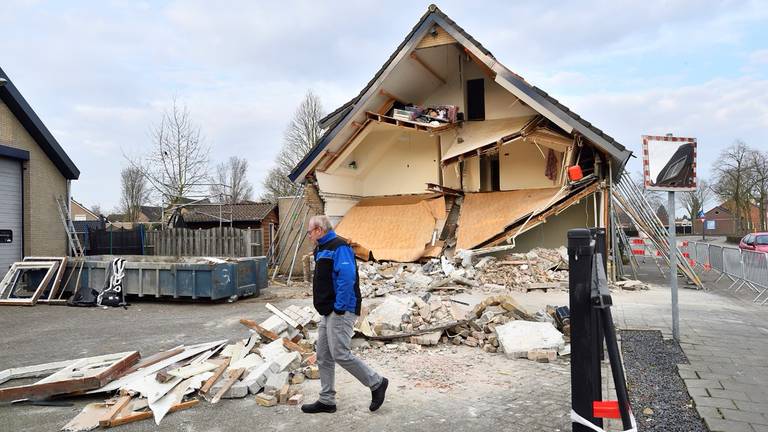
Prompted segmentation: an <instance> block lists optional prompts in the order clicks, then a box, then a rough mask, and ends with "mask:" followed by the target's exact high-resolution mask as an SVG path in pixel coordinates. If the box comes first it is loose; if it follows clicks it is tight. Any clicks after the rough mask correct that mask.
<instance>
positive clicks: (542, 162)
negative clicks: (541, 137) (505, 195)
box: [499, 140, 562, 190]
mask: <svg viewBox="0 0 768 432" xmlns="http://www.w3.org/2000/svg"><path fill="white" fill-rule="evenodd" d="M548 151H549V149H548V148H546V147H541V151H539V149H538V148H537V147H536V145H534V144H533V143H530V142H525V141H523V140H517V141H513V142H511V143H509V144H506V145H504V146H502V148H501V153H500V154H499V168H500V170H499V171H500V173H499V177H500V183H501V190H515V189H530V188H546V187H553V186H556V185H557V178H555V180H554V181H553V180H550V179H549V178H547V176H546V175H544V171H545V170H546V167H547V160H546V155H547V152H548ZM542 152H543V153H544V154H543V155H542ZM556 154H557V153H556ZM558 161H562V155H560V157H559V158H558ZM557 171H558V172H559V171H560V164H558V166H557Z"/></svg>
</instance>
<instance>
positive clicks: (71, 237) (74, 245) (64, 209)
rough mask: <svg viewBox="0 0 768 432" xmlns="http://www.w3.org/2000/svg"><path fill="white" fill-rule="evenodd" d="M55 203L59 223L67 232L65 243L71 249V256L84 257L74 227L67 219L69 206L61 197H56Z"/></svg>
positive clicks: (70, 220)
mask: <svg viewBox="0 0 768 432" xmlns="http://www.w3.org/2000/svg"><path fill="white" fill-rule="evenodd" d="M56 203H57V204H58V206H57V210H58V211H59V217H60V218H61V223H62V224H64V230H65V231H66V232H67V242H68V243H69V247H70V248H71V249H72V254H73V255H74V256H76V257H82V256H84V255H85V253H84V252H83V246H82V244H80V239H79V238H78V237H77V233H76V232H75V225H74V224H73V223H72V219H71V218H70V217H69V206H67V203H66V202H65V201H64V198H63V197H61V196H58V197H56Z"/></svg>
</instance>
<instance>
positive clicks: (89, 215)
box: [69, 198, 103, 222]
mask: <svg viewBox="0 0 768 432" xmlns="http://www.w3.org/2000/svg"><path fill="white" fill-rule="evenodd" d="M69 217H70V218H71V219H72V221H73V222H74V221H97V220H101V218H102V217H103V216H102V215H97V214H96V213H94V212H93V211H91V210H90V209H89V208H88V207H86V206H85V205H83V204H81V203H80V202H78V201H75V199H74V198H72V199H71V200H70V203H69Z"/></svg>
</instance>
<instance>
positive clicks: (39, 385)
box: [0, 351, 139, 402]
mask: <svg viewBox="0 0 768 432" xmlns="http://www.w3.org/2000/svg"><path fill="white" fill-rule="evenodd" d="M104 357H107V356H98V357H89V358H87V359H84V360H82V361H79V362H76V363H75V364H72V365H70V366H68V367H66V368H64V369H61V370H59V371H58V372H56V373H55V374H53V375H51V376H49V377H48V378H45V379H43V380H41V381H38V382H36V383H34V384H28V385H23V386H16V387H6V388H2V389H0V402H9V401H14V400H20V399H32V398H34V399H45V398H48V397H50V396H54V395H59V394H68V393H76V392H81V391H87V390H94V389H98V388H100V387H102V386H104V385H105V384H106V383H108V382H109V381H111V380H112V379H113V378H114V377H116V376H118V375H119V374H122V373H123V371H125V370H126V369H128V368H129V367H130V366H131V365H133V364H134V363H136V361H138V359H139V352H138V351H132V352H129V353H127V354H126V355H124V356H123V357H121V358H120V359H117V360H116V361H114V362H113V363H112V364H111V365H109V366H108V367H105V368H104V369H103V370H102V371H101V372H99V373H95V374H93V375H89V376H83V377H77V378H73V377H71V375H70V374H69V373H68V372H70V371H71V369H72V368H73V367H75V366H77V367H81V368H85V367H87V366H88V365H89V364H90V363H88V361H89V360H91V361H92V362H93V361H97V360H98V359H101V358H104ZM94 359H96V360H94ZM102 361H103V360H102Z"/></svg>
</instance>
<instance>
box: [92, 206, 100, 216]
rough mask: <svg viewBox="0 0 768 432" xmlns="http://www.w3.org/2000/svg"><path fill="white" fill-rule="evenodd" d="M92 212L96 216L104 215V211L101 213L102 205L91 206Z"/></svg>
mask: <svg viewBox="0 0 768 432" xmlns="http://www.w3.org/2000/svg"><path fill="white" fill-rule="evenodd" d="M91 211H92V212H93V213H94V214H95V215H96V216H101V215H102V214H103V213H102V211H101V205H99V204H94V205H92V206H91Z"/></svg>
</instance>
